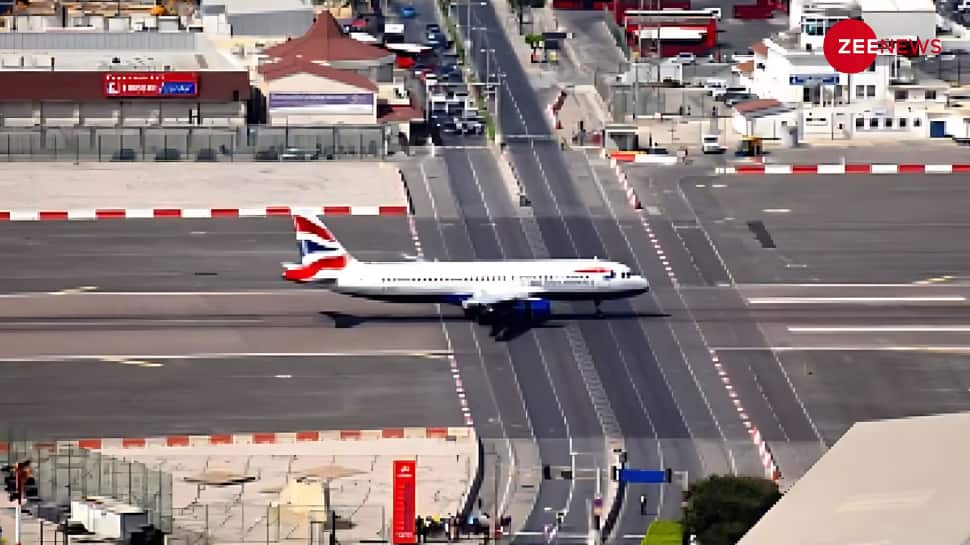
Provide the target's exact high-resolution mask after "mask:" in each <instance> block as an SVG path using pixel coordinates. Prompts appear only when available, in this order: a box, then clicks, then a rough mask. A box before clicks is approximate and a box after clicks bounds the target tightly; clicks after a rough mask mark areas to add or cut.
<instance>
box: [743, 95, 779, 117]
mask: <svg viewBox="0 0 970 545" xmlns="http://www.w3.org/2000/svg"><path fill="white" fill-rule="evenodd" d="M779 106H781V102H779V101H777V100H775V99H773V98H761V99H757V100H749V101H747V102H742V103H740V104H738V105H737V106H735V107H734V109H735V110H736V111H737V112H738V113H739V114H746V113H750V112H756V111H758V110H767V109H769V108H777V107H779Z"/></svg>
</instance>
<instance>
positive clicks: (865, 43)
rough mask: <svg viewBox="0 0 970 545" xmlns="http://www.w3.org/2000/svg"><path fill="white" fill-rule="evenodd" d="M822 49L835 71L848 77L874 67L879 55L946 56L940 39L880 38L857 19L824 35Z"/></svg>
mask: <svg viewBox="0 0 970 545" xmlns="http://www.w3.org/2000/svg"><path fill="white" fill-rule="evenodd" d="M822 49H823V50H824V52H825V60H827V61H828V63H829V64H830V65H832V68H834V69H836V70H837V71H839V72H844V73H846V74H856V73H859V72H862V71H863V70H865V69H866V68H869V66H871V65H872V63H873V62H875V60H876V55H878V54H880V53H894V54H897V55H904V56H907V57H913V56H921V55H926V54H931V55H938V54H940V53H942V52H943V44H942V42H941V41H940V39H939V38H931V39H924V40H920V39H914V40H910V39H886V38H878V37H877V36H876V33H875V31H873V30H872V27H870V26H869V25H867V24H866V23H864V22H862V21H860V20H858V19H845V20H843V21H839V22H838V23H836V24H835V25H834V26H832V28H830V29H829V30H828V32H826V33H825V41H824V43H823V46H822Z"/></svg>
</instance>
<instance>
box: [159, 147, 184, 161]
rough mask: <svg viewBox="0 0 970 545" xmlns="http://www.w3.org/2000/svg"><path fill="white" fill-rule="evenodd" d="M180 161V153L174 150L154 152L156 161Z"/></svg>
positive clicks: (165, 149)
mask: <svg viewBox="0 0 970 545" xmlns="http://www.w3.org/2000/svg"><path fill="white" fill-rule="evenodd" d="M181 159H182V152H181V151H179V150H177V149H175V148H163V149H160V150H158V151H157V152H155V160H156V161H179V160H181Z"/></svg>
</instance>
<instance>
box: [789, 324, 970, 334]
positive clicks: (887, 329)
mask: <svg viewBox="0 0 970 545" xmlns="http://www.w3.org/2000/svg"><path fill="white" fill-rule="evenodd" d="M788 331H790V332H792V333H909V332H920V333H934V332H939V333H958V332H967V331H970V325H874V326H789V327H788Z"/></svg>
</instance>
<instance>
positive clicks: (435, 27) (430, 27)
mask: <svg viewBox="0 0 970 545" xmlns="http://www.w3.org/2000/svg"><path fill="white" fill-rule="evenodd" d="M424 31H425V32H441V25H439V24H438V23H428V24H426V25H424Z"/></svg>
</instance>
